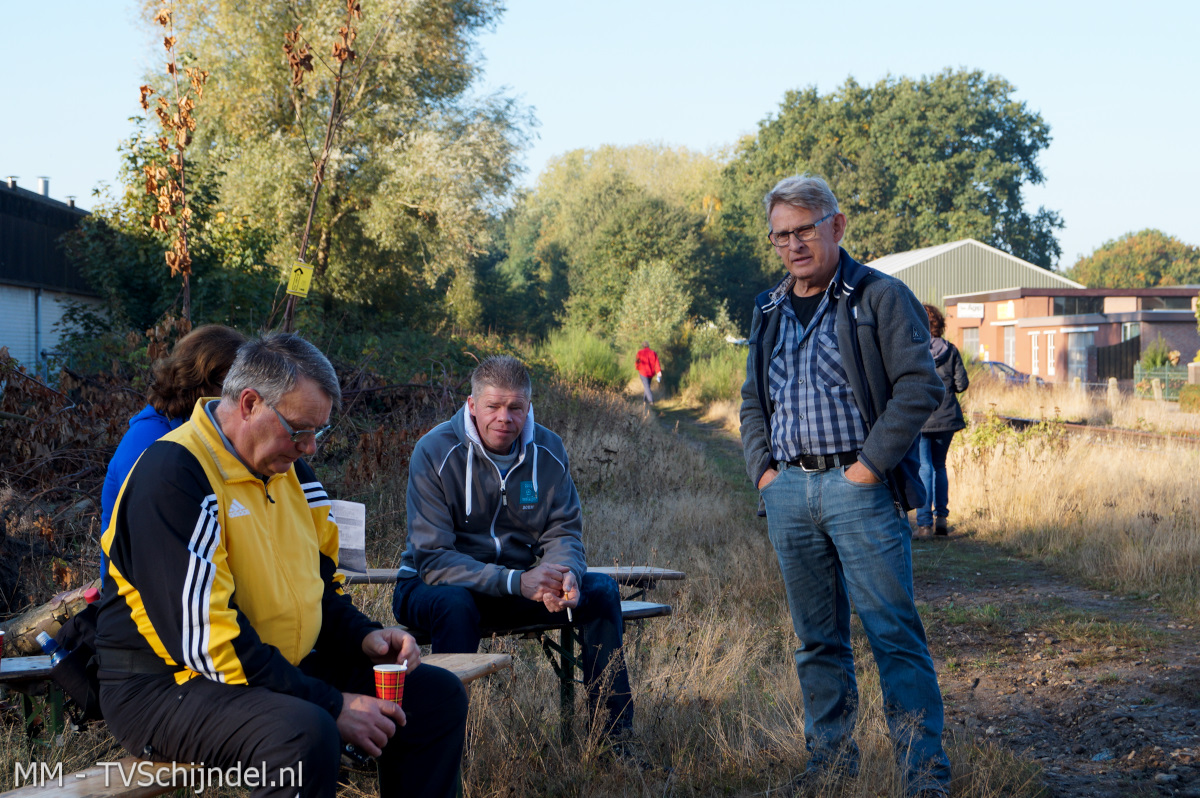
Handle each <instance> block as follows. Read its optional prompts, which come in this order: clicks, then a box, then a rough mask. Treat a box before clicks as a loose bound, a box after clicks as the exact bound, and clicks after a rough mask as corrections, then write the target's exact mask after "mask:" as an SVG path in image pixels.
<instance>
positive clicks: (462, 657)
mask: <svg viewBox="0 0 1200 798" xmlns="http://www.w3.org/2000/svg"><path fill="white" fill-rule="evenodd" d="M10 659H11V660H12V661H13V662H14V665H13V667H12V671H13V672H25V673H28V674H30V676H29V677H27V678H37V677H36V676H35V674H38V673H41V676H40V678H43V679H45V678H48V677H49V670H50V668H49V666H50V662H49V660H50V658H49V657H12V658H9V657H5V658H4V660H3V661H2V662H0V666H3V667H4V671H5V672H6V673H7V672H8V671H9V670H10V669H9V667H8V665H9V661H10ZM21 660H46V662H45V667H44V668H42V667H41V664H40V663H24V662H21ZM421 662H423V663H425V664H428V665H436V666H437V667H439V668H445V669H446V670H448V671H450V672H451V673H453V674H455V675H456V676H458V678H459V679H461V680H462V682H463V684H469V683H471V682H473V681H475V680H476V679H478V678H480V677H482V676H487V675H488V674H491V673H495V672H496V671H499V670H503V669H504V668H511V667H512V657H511V656H509V655H508V654H429V655H428V656H425V657H422V658H421ZM163 767H170V765H169V764H167V763H156V762H148V761H146V760H143V759H139V758H138V757H135V756H127V757H124V758H123V759H120V760H117V761H116V762H109V763H105V764H97V765H96V766H95V767H90V768H88V769H87V770H81V771H78V772H76V773H64V774H63V776H62V786H61V787H60V786H59V780H58V779H57V778H55V779H51V780H47V781H46V783H44V784H39V785H32V784H31V785H27V786H25V787H19V788H17V789H15V790H10V791H9V792H6V793H3V796H4V798H32V796H49V795H55V796H65V798H118V797H119V798H142V796H150V795H162V794H163V793H167V792H172V791H173V790H174V789H176V788H174V787H171V786H158V785H157V784H154V785H151V786H146V787H143V786H139V785H140V784H146V783H147V782H148V781H150V780H151V779H152V778H153V774H154V773H155V772H156V769H158V768H163ZM139 768H141V769H140V770H139ZM39 775H40V772H39ZM126 781H129V786H128V787H127V786H125V782H126ZM161 781H165V782H169V781H170V779H169V776H167V775H165V774H164V776H163V778H162V779H161ZM178 783H180V784H185V783H186V781H185V780H184V779H183V778H182V777H181V778H180V779H179V780H178Z"/></svg>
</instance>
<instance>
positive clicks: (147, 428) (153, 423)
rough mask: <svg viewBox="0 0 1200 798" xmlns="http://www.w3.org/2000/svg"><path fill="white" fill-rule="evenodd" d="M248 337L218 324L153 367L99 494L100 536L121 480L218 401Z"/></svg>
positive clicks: (103, 561)
mask: <svg viewBox="0 0 1200 798" xmlns="http://www.w3.org/2000/svg"><path fill="white" fill-rule="evenodd" d="M245 341H246V338H245V336H243V335H242V334H241V333H240V332H238V331H237V330H234V329H232V328H230V327H226V326H224V325H221V324H206V325H204V326H203V327H197V328H196V329H194V330H192V331H191V332H190V333H188V334H187V335H185V336H184V337H183V338H180V339H179V341H177V342H176V343H175V347H174V349H172V350H171V354H170V355H169V356H168V357H165V358H163V359H162V360H159V361H158V362H156V363H155V364H154V366H153V367H152V368H151V382H150V390H149V391H147V396H148V398H149V400H150V404H148V405H146V406H145V407H144V408H142V411H141V412H140V413H138V414H137V415H135V416H134V417H133V418H131V419H129V431H128V432H126V433H125V436H124V437H123V438H121V443H120V444H118V445H117V451H116V452H114V453H113V457H112V460H110V461H109V463H108V473H106V474H105V476H104V488H103V490H102V491H101V493H100V531H101V534H103V532H104V530H106V529H108V522H109V520H110V519H111V518H112V512H113V508H114V507H115V506H116V504H117V495H118V494H119V493H120V492H121V486H122V485H123V484H125V477H127V476H129V471H130V469H132V468H133V464H134V463H136V462H137V459H138V458H139V457H141V456H142V452H144V451H146V449H147V448H149V446H150V444H152V443H154V442H155V441H156V440H158V439H159V438H161V437H162V436H163V435H166V434H167V433H168V432H170V431H171V430H173V429H175V428H176V427H178V426H179V425H180V424H182V423H184V422H185V421H187V420H188V417H190V416H191V414H192V408H193V407H194V406H195V404H196V400H198V399H199V398H200V397H202V396H219V395H220V393H221V383H222V382H223V381H224V380H225V373H226V372H227V371H229V366H230V365H231V364H232V363H233V358H234V356H235V355H237V350H238V347H239V346H241V345H242V344H243V343H245ZM107 573H108V558H107V557H105V556H104V554H103V552H101V554H100V580H101V583H102V584H103V581H104V578H105V576H106V574H107Z"/></svg>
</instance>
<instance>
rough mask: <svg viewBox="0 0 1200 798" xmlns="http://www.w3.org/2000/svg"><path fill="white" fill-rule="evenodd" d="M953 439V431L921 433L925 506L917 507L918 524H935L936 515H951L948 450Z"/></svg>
mask: <svg viewBox="0 0 1200 798" xmlns="http://www.w3.org/2000/svg"><path fill="white" fill-rule="evenodd" d="M952 440H954V433H953V432H928V433H926V432H922V433H921V438H920V446H921V482H922V483H923V484H924V485H925V506H924V507H919V508H917V526H933V519H934V516H937V517H938V518H946V517H948V516H949V515H950V510H949V508H948V506H947V505H948V504H949V502H950V480H949V479H947V477H946V452H948V451H950V441H952ZM930 506H932V507H933V510H930V509H929V508H930Z"/></svg>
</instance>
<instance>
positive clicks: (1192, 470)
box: [947, 422, 1200, 615]
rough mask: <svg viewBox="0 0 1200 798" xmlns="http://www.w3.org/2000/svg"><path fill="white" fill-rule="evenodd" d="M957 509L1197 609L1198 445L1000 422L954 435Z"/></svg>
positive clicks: (1033, 551)
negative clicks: (1132, 443)
mask: <svg viewBox="0 0 1200 798" xmlns="http://www.w3.org/2000/svg"><path fill="white" fill-rule="evenodd" d="M947 465H948V468H949V469H950V484H951V494H950V496H951V512H952V514H953V515H954V518H956V519H960V520H961V519H965V520H966V523H967V524H968V525H969V527H970V528H971V529H974V530H975V531H976V532H977V533H978V534H979V535H980V536H981V537H982V538H983V539H984V540H989V541H995V542H999V543H1003V544H1005V545H1006V546H1009V547H1012V548H1014V549H1015V550H1017V551H1018V552H1019V553H1021V554H1023V555H1026V556H1031V557H1036V558H1037V559H1040V560H1044V561H1046V562H1048V563H1050V564H1053V565H1055V566H1056V567H1058V568H1060V569H1062V570H1065V571H1067V572H1070V573H1074V574H1078V575H1080V576H1082V577H1084V578H1085V579H1087V580H1089V581H1091V582H1092V583H1094V584H1097V585H1100V586H1103V587H1105V588H1107V589H1111V590H1116V591H1121V592H1127V593H1136V594H1142V595H1151V594H1156V593H1157V594H1161V596H1162V597H1163V598H1164V599H1166V600H1167V601H1168V602H1170V604H1171V605H1172V606H1173V607H1175V608H1177V609H1179V610H1180V611H1183V612H1185V613H1188V614H1193V615H1194V614H1195V613H1196V612H1197V611H1200V514H1198V513H1197V506H1196V502H1197V494H1196V474H1197V473H1200V451H1198V450H1196V449H1195V448H1187V447H1183V446H1179V445H1176V444H1170V443H1166V444H1163V445H1162V446H1161V447H1160V448H1157V449H1137V448H1132V447H1129V446H1119V445H1107V444H1104V443H1099V442H1096V441H1092V440H1087V439H1083V438H1076V437H1064V436H1062V435H1061V434H1058V433H1057V432H1056V431H1055V430H1054V429H1052V428H1047V427H1041V426H1039V427H1035V428H1033V429H1031V430H1030V431H1028V432H1026V433H1021V434H1018V433H1014V432H1013V431H1011V430H1009V429H1007V428H1006V427H1003V426H1002V425H1000V424H998V423H989V422H985V423H983V424H978V425H974V426H972V427H971V428H970V429H968V430H967V431H966V432H965V433H960V434H959V435H958V436H956V439H955V444H954V445H953V447H952V448H951V451H950V456H949V458H948V461H947Z"/></svg>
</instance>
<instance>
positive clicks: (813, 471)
mask: <svg viewBox="0 0 1200 798" xmlns="http://www.w3.org/2000/svg"><path fill="white" fill-rule="evenodd" d="M812 456H813V457H820V458H822V459H821V462H825V460H824V457H825V456H824V455H820V454H815V455H812ZM800 470H801V471H803V472H804V473H806V474H817V473H820V472H821V471H826V470H828V469H825V468H820V467H818V468H805V467H804V460H803V455H801V460H800Z"/></svg>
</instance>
